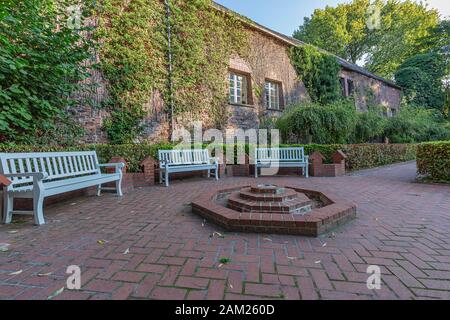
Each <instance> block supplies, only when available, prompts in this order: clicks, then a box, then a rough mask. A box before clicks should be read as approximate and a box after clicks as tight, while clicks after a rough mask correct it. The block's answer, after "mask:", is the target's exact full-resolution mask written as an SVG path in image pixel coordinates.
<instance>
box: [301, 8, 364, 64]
mask: <svg viewBox="0 0 450 320" xmlns="http://www.w3.org/2000/svg"><path fill="white" fill-rule="evenodd" d="M368 6H369V0H354V1H352V2H351V3H348V4H339V5H338V6H337V7H335V8H334V7H331V6H327V7H326V8H325V9H316V10H315V11H314V13H313V14H312V16H311V17H305V18H304V21H303V24H302V25H301V26H300V27H299V29H298V30H296V31H295V32H294V37H295V38H297V39H299V40H302V41H304V42H306V43H309V44H312V45H316V46H318V47H320V48H323V49H325V50H328V51H329V52H332V53H334V54H336V55H338V56H341V57H343V58H345V59H347V60H349V61H351V62H353V63H356V62H357V61H358V60H359V59H360V58H361V57H362V56H363V55H364V53H365V52H366V51H367V49H368V46H369V44H368V41H367V27H366V11H367V8H368Z"/></svg>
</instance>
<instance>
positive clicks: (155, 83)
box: [96, 0, 167, 143]
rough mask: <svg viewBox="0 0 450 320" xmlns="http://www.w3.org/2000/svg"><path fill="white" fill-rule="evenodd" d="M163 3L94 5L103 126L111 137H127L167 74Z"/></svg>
mask: <svg viewBox="0 0 450 320" xmlns="http://www.w3.org/2000/svg"><path fill="white" fill-rule="evenodd" d="M164 14H165V13H164V5H163V3H161V2H160V1H148V0H133V1H123V0H104V1H103V2H101V4H100V5H99V7H98V17H99V20H98V28H97V34H96V35H97V40H98V42H99V49H100V50H99V54H100V64H101V68H102V71H103V72H104V74H105V76H106V78H107V80H108V94H109V99H107V100H106V101H104V105H105V106H106V107H108V108H109V109H110V110H111V117H110V119H108V120H107V121H105V123H104V128H105V130H106V132H107V134H108V136H109V138H110V140H111V142H112V143H126V142H132V141H133V140H134V139H135V138H136V136H137V135H139V134H140V133H141V132H142V129H143V128H142V125H141V120H142V119H143V118H144V116H145V115H146V113H147V110H146V108H145V105H146V104H148V103H149V100H150V98H151V96H152V94H153V93H154V92H155V91H163V90H164V86H165V78H166V73H167V72H166V66H165V64H166V61H165V47H166V42H165V38H164V26H163V21H164V19H165V18H164V17H165V15H164Z"/></svg>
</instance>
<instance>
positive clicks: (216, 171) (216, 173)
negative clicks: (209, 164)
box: [214, 165, 219, 181]
mask: <svg viewBox="0 0 450 320" xmlns="http://www.w3.org/2000/svg"><path fill="white" fill-rule="evenodd" d="M214 172H215V176H216V181H218V180H219V165H216V169H215V170H214Z"/></svg>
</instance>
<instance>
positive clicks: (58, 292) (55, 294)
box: [47, 287, 64, 300]
mask: <svg viewBox="0 0 450 320" xmlns="http://www.w3.org/2000/svg"><path fill="white" fill-rule="evenodd" d="M63 291H64V287H62V288H61V289H58V290H56V291H55V292H53V293H52V294H51V295H49V296H48V297H47V300H50V299H53V298H54V297H56V296H59V295H60V294H61V293H62V292H63Z"/></svg>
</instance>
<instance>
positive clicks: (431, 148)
mask: <svg viewBox="0 0 450 320" xmlns="http://www.w3.org/2000/svg"><path fill="white" fill-rule="evenodd" d="M417 171H418V173H419V174H423V175H428V176H430V177H431V178H432V179H435V180H445V181H449V182H450V141H442V142H427V143H422V144H419V145H418V147H417Z"/></svg>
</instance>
